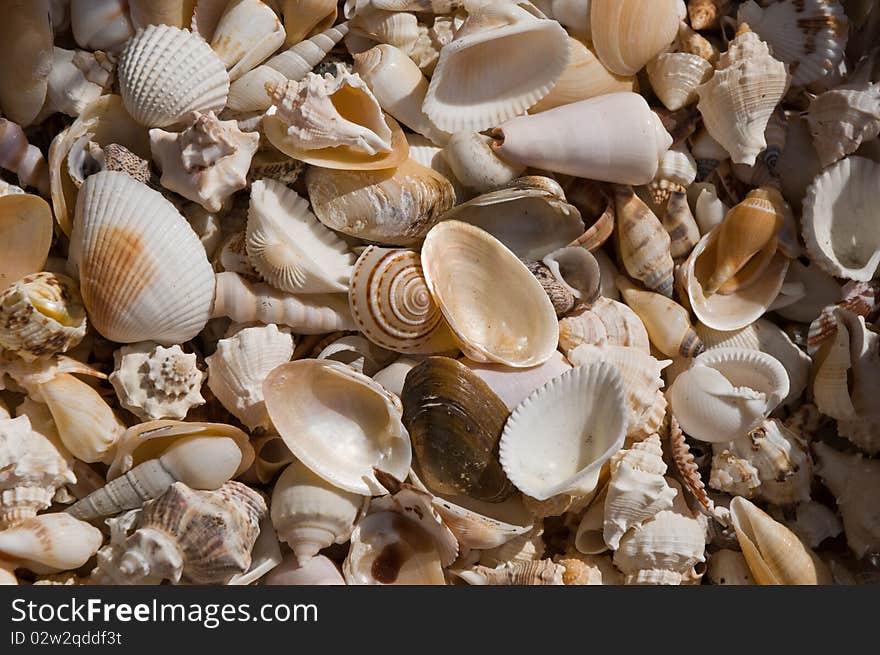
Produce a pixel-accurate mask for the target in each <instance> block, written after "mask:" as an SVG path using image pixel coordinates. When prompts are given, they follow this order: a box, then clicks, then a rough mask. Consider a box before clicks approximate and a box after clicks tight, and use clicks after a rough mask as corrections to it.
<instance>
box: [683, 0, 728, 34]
mask: <svg viewBox="0 0 880 655" xmlns="http://www.w3.org/2000/svg"><path fill="white" fill-rule="evenodd" d="M730 5H731V2H730V0H688V2H687V12H688V18H689V19H690V21H691V26H692V27H693V28H694V29H695V30H707V29H711V28H714V27H718V24H719V22H720V21H721V19H722V18H723V17H724V16H726V15H727V13H728V12H729V11H730Z"/></svg>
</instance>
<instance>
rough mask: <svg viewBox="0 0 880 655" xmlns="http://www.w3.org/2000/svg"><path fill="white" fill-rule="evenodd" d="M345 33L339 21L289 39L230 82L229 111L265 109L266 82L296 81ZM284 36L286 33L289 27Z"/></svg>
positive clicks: (267, 100)
mask: <svg viewBox="0 0 880 655" xmlns="http://www.w3.org/2000/svg"><path fill="white" fill-rule="evenodd" d="M346 34H348V24H347V23H341V24H339V25H336V26H335V27H330V28H328V29H327V30H325V31H323V32H320V33H318V34H315V35H314V36H312V37H310V38H308V39H305V40H304V41H298V42H297V41H291V42H292V43H294V44H295V45H293V46H292V47H291V48H290V49H289V50H285V51H284V52H282V53H280V54H277V55H275V56H274V57H272V58H271V59H269V60H268V61H266V62H265V63H264V64H262V65H261V66H257V67H256V68H255V69H253V70H251V71H248V72H247V73H245V74H244V75H242V76H241V77H239V78H238V79H236V80H234V81H233V82H232V84H231V85H230V87H229V102H228V103H227V106H228V107H229V109H232V110H233V111H241V112H245V111H263V110H266V109H268V108H269V107H270V106H271V105H272V98H271V96H270V95H269V93H268V92H267V91H266V85H267V84H270V85H271V83H275V84H280V83H283V82H285V81H286V80H294V81H297V82H298V81H299V80H301V79H302V78H304V77H305V76H306V73H308V72H309V71H311V70H312V69H313V68H314V67H315V66H317V65H318V64H319V63H320V62H321V60H322V59H324V57H325V56H326V55H327V53H329V52H330V50H332V49H333V47H334V46H335V45H336V44H337V43H339V41H341V40H342V37H343V36H345V35H346ZM287 36H288V38H289V37H290V32H289V31H288V34H287ZM270 88H271V86H270Z"/></svg>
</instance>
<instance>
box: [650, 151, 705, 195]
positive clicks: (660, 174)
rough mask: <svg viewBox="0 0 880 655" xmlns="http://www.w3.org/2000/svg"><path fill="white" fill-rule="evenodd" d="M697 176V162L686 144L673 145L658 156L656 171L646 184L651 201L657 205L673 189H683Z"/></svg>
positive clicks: (670, 193)
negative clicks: (658, 161)
mask: <svg viewBox="0 0 880 655" xmlns="http://www.w3.org/2000/svg"><path fill="white" fill-rule="evenodd" d="M696 177H697V162H696V161H695V160H694V158H693V157H692V156H691V153H690V152H688V149H687V146H686V145H684V144H683V143H682V144H678V145H676V146H673V147H672V148H670V149H669V150H667V151H666V152H665V153H663V156H662V157H661V158H660V163H659V164H658V166H657V173H656V174H655V175H654V179H653V180H652V181H651V183H650V184H649V185H648V189H649V192H650V196H651V200H652V202H653V203H654V204H655V205H657V206H658V207H660V206H663V205H665V204H666V202H667V201H668V200H669V197H670V196H671V195H672V192H673V191H684V190H685V187H689V186H690V185H691V184H692V183H693V181H694V180H695V179H696Z"/></svg>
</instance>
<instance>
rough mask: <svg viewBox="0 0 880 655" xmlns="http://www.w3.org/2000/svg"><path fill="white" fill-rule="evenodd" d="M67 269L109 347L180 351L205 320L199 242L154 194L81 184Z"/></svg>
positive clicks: (98, 180) (209, 292)
mask: <svg viewBox="0 0 880 655" xmlns="http://www.w3.org/2000/svg"><path fill="white" fill-rule="evenodd" d="M120 260H123V261H120ZM160 261H161V262H162V264H161V266H160ZM167 262H171V264H168V263H167ZM70 263H71V265H72V266H73V268H75V269H76V270H77V273H78V275H79V279H80V292H81V293H82V297H83V300H84V302H85V306H86V309H87V310H88V314H89V318H90V319H91V321H92V325H94V327H95V329H96V330H97V331H98V332H99V333H101V335H102V336H104V337H105V338H107V339H110V340H111V341H118V342H120V343H134V342H137V341H156V342H158V343H160V344H174V343H180V342H183V341H187V340H189V339H191V338H193V337H194V336H195V335H196V334H197V333H198V332H200V331H201V330H202V328H203V327H204V326H205V323H206V322H207V320H208V318H210V310H211V300H212V297H213V292H214V281H213V271H212V270H211V265H210V264H209V263H208V259H207V257H206V256H205V250H204V248H202V244H201V243H200V242H199V239H198V237H197V236H196V234H195V233H194V232H193V231H192V229H191V228H190V227H189V224H188V223H187V222H186V220H185V219H184V218H183V217H182V216H181V215H180V214H179V213H178V212H177V210H176V209H174V206H173V205H172V204H171V203H170V202H168V201H167V200H165V199H164V198H163V197H162V195H161V194H160V193H158V192H156V191H153V190H152V189H150V188H148V187H147V186H146V185H143V184H140V183H138V182H136V181H135V180H134V179H132V178H130V177H129V176H127V175H125V174H124V173H119V172H110V171H105V172H101V173H97V174H95V175H92V176H91V177H89V178H88V179H87V180H86V183H85V184H84V185H83V188H82V190H81V192H80V195H79V199H78V201H77V211H76V219H75V222H74V229H73V232H72V234H71V242H70ZM175 266H176V267H177V268H176V267H175ZM180 267H183V271H185V272H182V271H181V269H180Z"/></svg>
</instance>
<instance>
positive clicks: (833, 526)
mask: <svg viewBox="0 0 880 655" xmlns="http://www.w3.org/2000/svg"><path fill="white" fill-rule="evenodd" d="M770 509H771V514H772V515H773V518H775V519H776V520H778V521H782V523H784V524H785V526H786V527H788V528H789V529H790V530H791V531H792V532H794V533H795V534H796V535H797V536H798V539H800V540H801V541H802V542H804V544H806V545H807V546H809V547H810V548H816V547H818V546H819V545H821V543H822V542H823V541H825V540H826V539H832V538H834V537H837V536H838V535H840V534H842V533H843V525H842V524H841V522H840V519H838V518H837V515H836V514H835V513H834V510H832V509H830V508H828V507H827V506H825V505H823V504H821V503H817V502H816V501H815V500H807V501H804V502H802V503H798V504H797V505H796V506H795V508H794V519H793V520H788V521H786V520H784V512H782V511H779V510H777V508H773V507H771V508H770ZM772 510H777V511H772Z"/></svg>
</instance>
